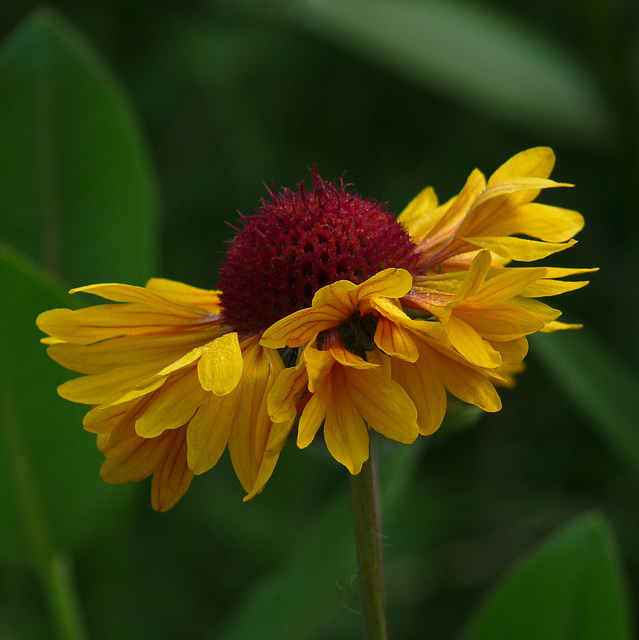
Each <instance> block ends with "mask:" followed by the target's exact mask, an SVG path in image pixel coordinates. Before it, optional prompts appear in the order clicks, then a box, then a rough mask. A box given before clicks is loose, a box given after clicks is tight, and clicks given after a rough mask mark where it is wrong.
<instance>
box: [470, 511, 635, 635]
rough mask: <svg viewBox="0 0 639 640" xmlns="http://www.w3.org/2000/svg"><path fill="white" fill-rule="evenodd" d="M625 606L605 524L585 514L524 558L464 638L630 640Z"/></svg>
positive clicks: (626, 603) (612, 543)
mask: <svg viewBox="0 0 639 640" xmlns="http://www.w3.org/2000/svg"><path fill="white" fill-rule="evenodd" d="M627 607H628V602H627V595H626V593H625V586H624V583H623V579H622V576H621V570H620V567H619V560H618V558H617V552H616V546H615V542H614V539H613V536H612V533H611V531H610V529H609V526H608V524H607V523H606V521H605V520H604V519H603V518H602V517H600V516H597V515H587V516H584V517H582V518H580V519H579V520H577V521H575V522H573V523H572V524H571V525H569V526H568V527H567V528H566V529H564V530H563V531H562V532H560V533H559V534H558V535H556V536H555V537H554V538H552V539H551V540H550V542H548V543H546V544H545V545H543V546H542V547H541V549H539V550H538V551H536V552H535V553H534V554H533V555H532V556H530V557H529V558H528V559H526V560H524V562H523V563H522V564H521V565H520V566H519V567H517V568H516V569H515V571H514V573H512V574H511V576H510V577H509V578H508V579H507V580H506V582H505V583H504V584H503V585H502V586H501V587H500V588H499V589H498V590H497V592H496V593H495V594H494V595H493V596H492V597H491V598H490V599H489V600H488V602H487V603H486V604H485V605H484V607H483V608H482V609H481V610H480V611H479V614H478V616H477V617H476V618H475V619H474V620H473V621H472V623H471V625H470V628H469V630H468V631H467V632H466V633H465V634H463V635H462V640H495V638H504V639H506V638H507V639H508V640H539V639H540V638H543V640H602V638H605V639H606V640H630V638H631V634H630V620H629V613H628V608H627Z"/></svg>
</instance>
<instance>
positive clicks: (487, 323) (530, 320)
mask: <svg viewBox="0 0 639 640" xmlns="http://www.w3.org/2000/svg"><path fill="white" fill-rule="evenodd" d="M531 303H532V304H531ZM455 315H457V316H458V317H459V318H461V319H462V320H464V322H466V323H468V324H469V325H470V326H471V327H473V329H475V331H477V333H479V334H480V335H481V336H482V337H483V338H484V339H486V340H498V341H502V342H503V341H507V340H516V339H517V338H521V337H522V336H525V335H529V334H531V333H535V332H536V331H539V330H540V329H541V328H542V327H543V326H544V325H545V324H546V323H548V322H551V321H552V320H555V319H556V318H557V317H559V316H560V315H561V312H560V311H558V310H557V309H553V308H552V307H549V306H548V305H545V304H543V303H541V302H539V301H537V300H533V299H530V298H516V299H513V300H511V301H510V302H507V303H500V304H494V305H491V306H489V307H483V308H482V307H470V306H468V307H458V308H457V310H456V312H455Z"/></svg>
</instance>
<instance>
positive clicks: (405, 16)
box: [281, 0, 612, 142]
mask: <svg viewBox="0 0 639 640" xmlns="http://www.w3.org/2000/svg"><path fill="white" fill-rule="evenodd" d="M281 7H282V14H283V16H286V17H287V18H291V17H292V18H293V19H294V20H297V22H299V23H301V24H303V25H304V26H305V27H306V28H308V29H310V30H313V31H315V32H316V33H318V34H320V35H321V36H322V37H324V38H332V39H335V40H337V41H339V42H341V43H343V44H344V45H345V46H347V47H349V48H351V49H354V50H356V51H358V52H360V53H361V54H363V55H365V56H367V57H369V58H371V59H373V60H375V61H377V62H380V63H381V64H383V65H384V66H386V67H387V68H390V69H393V70H396V71H397V72H398V73H400V74H403V75H404V76H406V77H408V78H409V79H413V80H416V81H418V82H421V83H424V84H425V85H427V86H428V87H429V88H432V89H435V90H439V91H442V92H444V93H447V94H448V95H450V96H452V97H454V98H456V99H459V100H461V101H463V102H465V103H468V104H470V105H471V106H472V107H474V108H480V109H482V110H483V111H485V112H487V113H489V114H491V115H493V116H495V117H498V118H503V119H504V120H507V121H509V122H515V123H517V124H519V125H521V126H524V127H526V128H529V127H532V128H534V129H535V130H536V131H540V130H541V131H543V132H551V131H552V132H554V133H558V134H564V135H566V136H567V137H571V138H573V139H578V140H579V141H584V140H585V141H591V142H592V141H601V140H602V139H606V138H608V137H609V136H610V134H611V129H612V127H611V123H612V115H611V112H610V110H609V108H608V105H607V104H606V103H605V102H604V100H603V98H602V93H601V91H600V90H599V88H598V87H597V86H596V85H595V83H594V81H593V78H592V77H591V76H590V75H589V73H588V71H587V69H586V68H585V67H583V66H581V65H580V64H579V63H578V62H577V60H576V59H575V58H573V57H572V56H571V55H570V54H569V52H568V51H566V50H565V49H564V48H563V47H562V46H560V45H559V43H557V42H554V41H552V40H551V39H550V38H548V37H544V36H542V35H541V34H538V33H536V32H535V31H534V30H533V29H532V28H531V27H530V26H528V25H524V24H522V23H518V22H516V21H515V20H514V19H512V18H508V17H507V16H506V15H505V14H504V13H503V12H502V13H497V12H496V11H495V10H491V9H489V8H488V7H484V6H482V5H481V4H477V3H472V4H471V3H469V2H468V3H466V2H460V1H452V0H421V1H419V2H415V1H408V0H315V1H313V2H292V3H283V4H281Z"/></svg>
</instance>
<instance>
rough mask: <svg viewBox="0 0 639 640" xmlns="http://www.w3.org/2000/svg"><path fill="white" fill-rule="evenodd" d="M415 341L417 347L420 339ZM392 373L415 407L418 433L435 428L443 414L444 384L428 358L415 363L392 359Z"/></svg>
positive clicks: (438, 425)
mask: <svg viewBox="0 0 639 640" xmlns="http://www.w3.org/2000/svg"><path fill="white" fill-rule="evenodd" d="M417 345H418V348H419V347H420V345H421V343H420V341H418V342H417ZM422 349H424V347H423V346H422ZM392 377H393V380H396V381H397V383H398V384H400V385H401V386H402V388H403V389H404V390H405V391H406V393H407V394H408V397H409V398H410V399H411V400H412V401H413V404H414V405H415V408H416V409H417V424H418V426H419V433H420V434H421V435H425V436H427V435H431V434H432V433H434V432H435V431H437V429H439V427H440V425H441V423H442V421H443V419H444V416H445V415H446V407H447V404H448V400H447V397H446V387H445V386H444V384H443V382H442V381H441V380H440V379H439V377H438V376H437V372H436V371H435V369H433V367H432V364H431V361H430V360H429V359H428V358H421V357H420V358H419V359H418V360H417V362H415V363H408V362H404V361H402V360H398V359H392Z"/></svg>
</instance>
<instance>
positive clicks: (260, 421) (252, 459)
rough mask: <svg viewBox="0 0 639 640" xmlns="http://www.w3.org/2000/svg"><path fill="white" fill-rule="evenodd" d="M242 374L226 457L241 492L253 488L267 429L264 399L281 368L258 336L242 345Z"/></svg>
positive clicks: (280, 364) (277, 360) (279, 360)
mask: <svg viewBox="0 0 639 640" xmlns="http://www.w3.org/2000/svg"><path fill="white" fill-rule="evenodd" d="M242 350H243V354H244V370H243V373H242V379H241V380H240V384H239V385H238V386H237V390H236V391H235V393H237V394H238V395H239V397H240V398H241V401H240V402H239V403H238V408H237V413H236V418H235V422H234V425H233V428H232V429H231V435H230V437H229V443H228V448H229V453H230V455H231V462H232V463H233V468H234V469H235V473H236V475H237V477H238V479H239V481H240V483H241V484H242V487H243V488H244V490H245V491H247V492H249V491H251V489H252V488H253V485H254V484H255V478H256V477H257V474H258V471H259V466H260V463H261V461H262V458H263V456H264V452H265V450H266V443H267V440H268V435H269V432H270V429H271V424H272V423H271V420H270V418H269V415H268V410H267V397H268V394H269V392H270V390H271V388H272V386H273V383H274V381H275V379H276V378H277V376H278V375H279V373H280V372H281V371H282V370H283V369H284V364H283V363H282V359H281V358H280V356H279V354H278V353H277V351H272V350H271V349H265V348H264V347H262V346H261V345H260V344H259V336H253V337H252V338H249V339H248V340H246V341H244V342H243V343H242Z"/></svg>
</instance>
